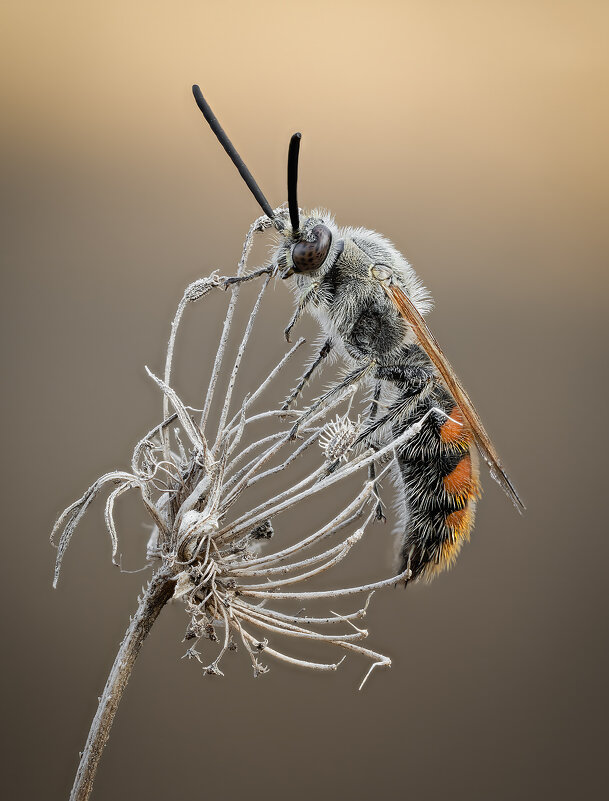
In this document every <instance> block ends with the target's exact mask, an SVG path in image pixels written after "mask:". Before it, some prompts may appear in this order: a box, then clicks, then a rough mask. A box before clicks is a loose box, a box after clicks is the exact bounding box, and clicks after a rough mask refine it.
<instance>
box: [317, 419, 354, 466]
mask: <svg viewBox="0 0 609 801" xmlns="http://www.w3.org/2000/svg"><path fill="white" fill-rule="evenodd" d="M360 430H361V421H360V418H359V417H358V418H357V420H356V421H355V422H353V420H350V419H349V417H348V416H347V415H343V416H342V417H340V416H339V415H336V419H335V420H331V421H330V422H329V423H326V425H325V426H324V429H323V432H322V434H321V436H320V438H319V444H320V447H321V449H322V450H323V452H324V455H325V457H326V461H328V462H337V461H339V460H342V461H345V462H346V461H347V460H348V458H349V457H348V453H349V451H350V450H351V447H352V446H353V443H354V442H355V440H356V439H357V436H358V434H359V432H360Z"/></svg>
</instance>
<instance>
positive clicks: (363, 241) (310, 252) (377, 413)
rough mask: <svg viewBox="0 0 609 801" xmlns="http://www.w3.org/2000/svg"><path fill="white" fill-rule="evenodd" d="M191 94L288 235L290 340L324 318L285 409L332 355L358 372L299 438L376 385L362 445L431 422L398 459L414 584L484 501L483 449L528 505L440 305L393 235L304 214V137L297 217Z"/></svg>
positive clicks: (293, 175)
mask: <svg viewBox="0 0 609 801" xmlns="http://www.w3.org/2000/svg"><path fill="white" fill-rule="evenodd" d="M193 91H194V94H195V98H196V100H197V103H198V105H199V108H200V109H201V111H202V112H203V114H204V115H205V117H206V119H207V120H208V122H209V123H210V125H211V127H212V129H213V130H214V132H215V133H216V135H217V136H218V138H219V139H220V141H221V143H222V144H223V146H224V148H225V149H226V151H227V152H228V154H229V156H230V157H231V158H232V159H233V161H234V163H235V164H236V166H237V167H238V169H239V172H240V173H241V175H242V176H243V177H244V180H245V181H246V183H247V184H248V186H249V187H250V189H251V191H252V192H253V194H254V196H255V197H256V199H257V200H258V202H259V203H260V205H261V206H262V208H263V210H264V212H265V214H267V216H269V217H270V218H271V219H272V221H273V224H274V225H275V228H276V229H277V230H278V232H279V243H278V245H277V248H276V251H275V256H274V259H273V264H272V265H271V266H270V267H268V268H263V269H262V270H260V271H258V272H259V273H262V272H267V273H268V272H277V273H278V274H279V275H280V276H281V277H282V278H284V279H285V278H290V277H292V280H293V283H294V291H295V294H296V301H297V307H296V312H295V314H294V317H293V318H292V320H291V321H290V324H289V325H288V327H287V329H286V332H285V333H286V337H287V338H289V333H290V330H291V328H292V327H293V326H294V325H295V323H296V322H297V321H298V319H299V317H300V315H301V314H302V313H303V312H304V311H305V310H307V311H310V312H311V313H312V314H313V315H314V316H315V317H316V318H317V319H318V320H319V323H320V325H321V327H322V329H323V331H324V332H325V335H326V340H325V343H324V346H323V347H322V349H321V351H320V353H319V356H318V357H317V359H316V360H315V362H314V363H313V365H312V366H311V368H310V369H309V370H308V371H307V373H305V375H304V376H303V379H302V380H301V382H300V384H299V385H298V386H297V387H296V389H295V391H294V392H293V393H292V395H291V396H290V397H289V398H288V399H287V401H286V405H285V408H287V406H288V405H289V403H290V402H291V401H293V400H294V399H295V398H296V397H297V395H298V394H299V392H300V390H301V389H302V388H303V386H304V384H305V383H306V381H307V380H308V379H309V378H310V377H311V375H312V373H313V371H314V369H315V368H316V367H317V366H318V365H319V364H320V363H321V362H322V361H323V360H324V359H325V357H326V356H327V355H328V353H330V351H331V350H335V351H337V352H338V353H339V354H340V355H341V356H342V357H343V358H344V360H345V361H346V363H347V365H348V367H349V370H350V371H349V373H348V374H347V375H346V377H345V378H344V379H343V380H342V381H340V382H339V383H337V384H336V386H334V387H333V388H332V389H330V390H329V392H327V393H326V394H325V395H323V396H322V397H321V398H319V399H318V400H317V401H316V402H315V403H314V404H313V405H312V406H311V407H310V408H309V410H308V411H307V412H305V413H304V415H303V416H302V417H301V418H299V421H298V422H297V423H296V425H295V426H294V429H293V431H292V434H293V436H296V434H297V430H298V426H299V425H302V422H303V420H304V419H306V417H307V416H308V415H310V414H312V413H313V412H314V411H315V410H316V409H318V408H319V407H320V406H321V405H322V404H323V403H324V402H326V401H327V400H328V399H329V398H331V397H332V396H334V395H336V393H338V392H342V391H343V390H344V389H345V388H346V387H348V386H349V385H350V384H353V383H355V382H358V381H366V382H368V383H371V384H372V386H373V388H374V396H373V401H372V406H371V410H370V415H369V419H368V421H367V424H366V426H365V428H364V430H363V432H362V433H361V434H360V436H359V437H358V441H360V442H365V443H366V444H373V443H374V442H375V440H378V439H379V438H380V439H381V440H383V439H386V438H394V437H397V436H399V435H400V434H401V433H402V432H403V431H405V430H406V428H408V427H409V426H412V425H413V424H414V423H418V422H419V421H424V422H423V423H422V425H421V429H420V431H419V432H418V433H417V434H416V435H415V436H414V437H412V438H411V439H410V440H408V441H407V443H406V445H405V446H404V447H403V448H402V449H401V450H400V452H399V453H398V454H397V458H396V484H397V487H398V491H399V494H400V496H401V497H400V500H401V507H402V515H401V520H400V537H399V559H400V562H401V569H402V570H404V569H406V568H410V570H411V575H412V578H413V579H416V578H425V579H429V578H432V577H433V576H434V575H435V574H436V573H437V572H439V571H441V570H443V569H444V568H446V567H448V566H450V565H451V564H452V562H453V561H454V559H455V557H456V556H457V554H458V552H459V549H460V548H461V545H462V544H463V542H464V541H466V540H467V539H468V538H469V535H470V532H471V529H472V527H473V524H474V513H475V504H476V499H477V497H478V495H479V479H478V460H477V453H476V448H477V449H478V450H479V451H480V453H481V454H482V456H483V458H484V459H485V460H486V461H487V463H488V465H489V467H490V469H491V473H492V475H493V476H494V477H495V478H496V479H497V480H498V481H499V483H500V484H501V485H502V486H503V488H504V489H505V491H506V492H507V494H508V495H509V496H510V497H511V498H512V500H513V501H514V503H515V504H516V506H517V507H518V508H520V509H523V508H524V507H523V505H522V502H521V500H520V498H519V497H518V494H517V493H516V490H515V489H514V487H513V485H512V484H511V482H510V480H509V478H508V477H507V475H506V473H505V471H504V469H503V467H502V465H501V462H500V461H499V457H498V456H497V453H496V452H495V449H494V447H493V445H492V443H491V441H490V439H489V437H488V435H487V434H486V432H485V430H484V427H483V425H482V422H481V421H480V418H479V417H478V414H477V413H476V410H475V409H474V406H473V404H472V402H471V401H470V399H469V397H468V395H467V393H466V392H465V390H464V388H463V386H462V385H461V383H460V381H459V379H458V378H457V376H456V374H455V372H454V370H453V369H452V367H451V366H450V364H449V363H448V361H447V360H446V358H445V356H444V354H443V353H442V350H441V348H440V346H439V345H438V343H437V341H436V340H435V338H434V336H433V334H432V333H431V332H430V331H429V329H428V328H427V325H426V323H425V321H424V319H423V315H424V314H425V313H426V312H427V311H428V310H429V308H430V306H431V298H430V296H429V294H428V292H427V290H426V289H425V288H424V287H423V286H422V284H421V282H420V281H419V279H418V277H417V276H416V274H415V272H414V270H413V269H412V267H411V266H410V264H409V263H408V262H407V261H406V259H405V258H404V257H403V256H402V255H401V254H400V253H399V252H398V250H397V249H396V248H395V247H394V246H393V245H392V244H391V243H390V242H389V241H388V240H386V239H385V238H384V237H382V236H380V235H379V234H377V233H375V232H374V231H368V230H365V229H361V228H338V227H337V226H336V225H335V223H334V220H333V219H332V217H331V216H330V215H329V214H327V213H325V212H318V211H314V212H312V213H310V214H308V215H304V216H302V217H301V214H300V210H299V208H298V203H297V193H296V186H297V174H298V153H299V146H300V134H295V135H294V136H293V137H292V140H291V142H290V150H289V155H288V209H289V219H288V214H286V213H284V212H273V211H272V209H271V207H270V205H269V204H268V202H267V201H266V198H264V195H262V192H261V191H260V189H259V187H258V186H257V184H256V183H255V181H254V179H253V177H252V176H251V174H250V173H249V171H248V170H247V168H246V167H245V165H244V164H243V162H242V161H241V159H240V158H239V156H238V154H236V151H235V150H234V148H233V146H232V144H231V143H230V141H229V140H228V138H227V137H226V134H224V132H223V131H222V129H221V128H220V126H219V124H218V122H217V120H216V119H215V117H214V116H213V113H212V112H211V109H210V108H209V106H208V105H207V103H206V102H205V100H204V98H203V96H202V95H201V93H200V90H199V89H198V87H194V88H193ZM253 275H254V274H250V275H249V276H244V277H241V278H237V279H229V280H231V281H232V280H248V279H249V278H251V277H253ZM380 514H381V511H380V507H379V516H380Z"/></svg>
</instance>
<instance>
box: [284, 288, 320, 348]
mask: <svg viewBox="0 0 609 801" xmlns="http://www.w3.org/2000/svg"><path fill="white" fill-rule="evenodd" d="M318 288H319V284H317V283H313V284H311V286H310V287H309V288H308V289H307V290H306V292H305V293H304V295H303V296H302V297H301V298H300V300H299V301H298V306H297V307H296V311H295V312H294V316H293V317H292V319H291V320H290V322H289V323H288V325H287V327H286V329H285V330H284V332H283V333H284V336H285V338H286V340H287V341H288V342H289V341H290V331H291V330H292V328H294V326H295V325H296V323H297V322H298V321H299V320H300V318H301V317H302V315H303V312H304V310H305V309H306V307H307V304H308V303H309V301H310V300H311V298H312V296H313V295H314V294H315V292H316V291H317V289H318Z"/></svg>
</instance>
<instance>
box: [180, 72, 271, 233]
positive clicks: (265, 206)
mask: <svg viewBox="0 0 609 801" xmlns="http://www.w3.org/2000/svg"><path fill="white" fill-rule="evenodd" d="M192 93H193V95H194V98H195V100H196V102H197V106H198V107H199V108H200V109H201V112H202V113H203V116H204V117H205V119H206V120H207V122H208V123H209V127H210V128H211V129H212V131H213V132H214V133H215V134H216V136H217V137H218V141H219V142H220V144H221V145H222V147H223V148H224V149H225V150H226V152H227V153H228V156H229V158H230V160H231V161H232V162H233V164H234V165H235V167H236V168H237V169H238V170H239V174H240V175H241V177H242V178H243V180H244V181H245V183H246V184H247V186H248V189H249V190H250V192H251V193H252V195H253V196H254V197H255V198H256V200H257V201H258V203H259V204H260V207H261V208H262V211H263V212H264V213H265V214H266V216H267V217H270V219H271V220H273V219H275V216H274V214H273V209H272V208H271V205H270V203H269V202H268V200H267V199H266V198H265V196H264V195H263V194H262V190H261V189H260V187H259V186H258V184H257V183H256V181H255V180H254V176H253V175H252V174H251V172H250V171H249V170H248V168H247V167H246V166H245V163H244V161H243V159H242V158H241V156H240V155H239V154H238V153H237V151H236V150H235V148H234V146H233V143H232V142H231V140H230V139H229V138H228V136H227V135H226V133H225V132H224V130H223V128H222V126H221V125H220V123H219V122H218V120H217V119H216V115H215V114H214V112H213V111H212V110H211V108H210V107H209V103H208V102H207V100H206V99H205V98H204V97H203V93H202V92H201V89H200V88H199V87H198V86H197V84H194V86H193V87H192Z"/></svg>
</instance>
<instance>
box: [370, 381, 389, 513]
mask: <svg viewBox="0 0 609 801" xmlns="http://www.w3.org/2000/svg"><path fill="white" fill-rule="evenodd" d="M380 397H381V382H380V381H377V383H376V386H375V387H374V396H373V398H372V403H371V404H370V414H369V417H368V419H369V420H371V421H372V420H374V418H375V417H376V415H377V413H378V409H379V398H380ZM368 478H369V479H370V481H374V479H375V478H376V465H375V464H374V462H371V463H370V466H369V467H368ZM372 489H373V492H374V494H375V495H376V498H377V501H378V503H377V504H376V510H375V516H376V519H377V520H382V521H383V523H386V522H387V518H386V517H385V513H384V512H383V502H382V501H381V496H380V493H379V488H378V484H377V483H376V481H374V485H373V488H372Z"/></svg>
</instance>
